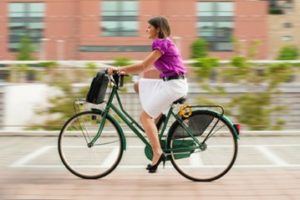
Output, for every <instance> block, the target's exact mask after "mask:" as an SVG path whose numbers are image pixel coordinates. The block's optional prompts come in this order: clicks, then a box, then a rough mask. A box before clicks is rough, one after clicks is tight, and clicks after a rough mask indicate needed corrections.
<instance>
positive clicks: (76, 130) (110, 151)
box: [58, 111, 123, 179]
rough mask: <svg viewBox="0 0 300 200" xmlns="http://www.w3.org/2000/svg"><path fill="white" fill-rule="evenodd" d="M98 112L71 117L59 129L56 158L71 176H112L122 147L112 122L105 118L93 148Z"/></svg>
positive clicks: (117, 130)
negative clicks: (57, 154)
mask: <svg viewBox="0 0 300 200" xmlns="http://www.w3.org/2000/svg"><path fill="white" fill-rule="evenodd" d="M102 119H103V118H102V116H101V114H100V112H96V111H86V112H81V113H78V114H76V115H74V116H73V117H72V118H70V119H69V120H68V121H67V122H66V123H65V124H64V126H63V128H62V129H61V132H60V135H59V139H58V152H59V156H60V158H61V160H62V162H63V164H64V165H65V167H66V168H67V169H68V170H69V171H70V172H71V173H73V174H74V175H76V176H79V177H81V178H85V179H96V178H101V177H104V176H106V175H107V174H109V173H110V172H112V171H113V170H114V169H115V168H116V167H117V165H118V164H119V162H120V160H121V158H122V155H123V143H122V137H121V133H120V131H119V129H118V128H117V126H116V124H115V121H113V120H112V119H111V118H110V116H107V118H106V121H105V126H104V128H103V131H102V132H101V135H100V137H99V138H98V139H97V140H96V142H95V143H94V145H92V146H90V145H89V143H90V142H91V141H92V140H93V138H95V136H96V135H97V132H98V130H99V125H100V122H101V120H102Z"/></svg>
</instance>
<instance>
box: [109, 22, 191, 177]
mask: <svg viewBox="0 0 300 200" xmlns="http://www.w3.org/2000/svg"><path fill="white" fill-rule="evenodd" d="M148 23H149V25H148V27H147V30H146V32H147V33H148V38H149V39H152V40H153V42H152V52H151V53H150V54H149V55H148V56H147V57H146V58H145V59H144V60H143V61H142V62H141V63H137V64H132V65H128V66H125V67H122V68H116V67H110V68H108V73H109V74H113V73H114V72H116V71H117V72H118V73H125V74H137V73H140V72H143V71H146V70H148V69H149V68H150V67H151V66H152V65H154V66H155V67H156V68H157V69H158V70H159V71H160V78H161V79H143V78H142V79H140V81H139V96H140V101H141V105H142V109H143V111H142V113H141V116H140V120H141V123H142V126H143V128H144V129H145V132H146V135H147V137H148V138H149V141H150V144H151V147H152V153H153V157H152V164H150V165H148V167H147V169H148V171H149V173H154V172H156V170H157V167H158V165H159V164H160V163H161V161H165V155H164V153H163V151H162V148H161V146H160V142H159V138H158V130H157V127H156V125H155V122H154V120H155V118H157V117H158V116H159V115H160V114H161V113H162V112H164V111H166V110H167V109H168V108H169V107H170V105H171V104H172V103H173V102H174V101H176V100H177V99H179V98H181V97H183V96H186V94H187V92H188V85H187V81H186V78H185V74H186V68H185V66H184V65H183V62H182V58H181V55H180V53H179V50H178V49H177V47H176V46H175V44H174V42H173V41H172V40H171V39H170V38H169V36H170V33H171V30H170V26H169V23H168V21H167V19H166V18H164V17H154V18H151V19H150V20H149V21H148Z"/></svg>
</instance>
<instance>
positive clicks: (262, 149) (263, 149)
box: [256, 146, 288, 166]
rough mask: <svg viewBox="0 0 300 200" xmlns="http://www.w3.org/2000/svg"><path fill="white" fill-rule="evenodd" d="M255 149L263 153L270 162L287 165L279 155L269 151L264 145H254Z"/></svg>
mask: <svg viewBox="0 0 300 200" xmlns="http://www.w3.org/2000/svg"><path fill="white" fill-rule="evenodd" d="M256 149H257V150H259V151H260V152H261V153H263V154H264V155H265V156H266V157H267V158H268V159H269V160H270V161H271V162H272V163H274V164H275V165H278V166H287V165H288V163H287V162H285V161H284V160H283V159H281V158H280V157H278V156H276V155H275V154H274V153H272V152H271V151H270V149H268V148H267V147H266V146H256Z"/></svg>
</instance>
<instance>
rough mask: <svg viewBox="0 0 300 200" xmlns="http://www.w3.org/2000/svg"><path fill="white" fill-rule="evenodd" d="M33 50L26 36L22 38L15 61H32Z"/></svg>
mask: <svg viewBox="0 0 300 200" xmlns="http://www.w3.org/2000/svg"><path fill="white" fill-rule="evenodd" d="M33 51H34V48H33V46H32V43H31V40H30V38H29V37H28V36H23V37H22V39H21V42H20V46H19V49H18V52H17V60H34V57H33V56H32V53H33Z"/></svg>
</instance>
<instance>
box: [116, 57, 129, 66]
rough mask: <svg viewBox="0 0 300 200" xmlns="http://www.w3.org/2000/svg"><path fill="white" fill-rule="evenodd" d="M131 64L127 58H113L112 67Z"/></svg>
mask: <svg viewBox="0 0 300 200" xmlns="http://www.w3.org/2000/svg"><path fill="white" fill-rule="evenodd" d="M130 64H132V61H131V60H130V59H129V58H123V57H120V58H115V59H114V62H113V66H116V67H121V66H126V65H130Z"/></svg>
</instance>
